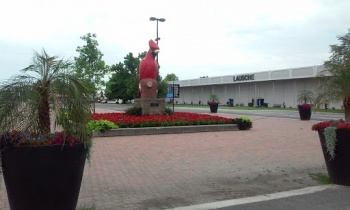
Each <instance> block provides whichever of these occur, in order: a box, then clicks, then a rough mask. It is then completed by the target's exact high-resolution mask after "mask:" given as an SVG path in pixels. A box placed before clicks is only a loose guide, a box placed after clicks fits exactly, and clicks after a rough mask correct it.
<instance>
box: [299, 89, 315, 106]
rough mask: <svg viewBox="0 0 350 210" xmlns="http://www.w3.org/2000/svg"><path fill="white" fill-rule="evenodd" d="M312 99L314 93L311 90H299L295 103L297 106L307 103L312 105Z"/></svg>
mask: <svg viewBox="0 0 350 210" xmlns="http://www.w3.org/2000/svg"><path fill="white" fill-rule="evenodd" d="M313 99H314V93H313V92H312V91H311V90H306V89H304V90H301V91H300V92H299V94H298V98H297V101H298V103H299V104H306V103H307V102H310V103H312V101H313Z"/></svg>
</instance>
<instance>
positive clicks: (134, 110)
mask: <svg viewBox="0 0 350 210" xmlns="http://www.w3.org/2000/svg"><path fill="white" fill-rule="evenodd" d="M125 114H127V115H133V116H141V115H142V108H141V107H138V106H134V107H130V108H128V109H127V110H125Z"/></svg>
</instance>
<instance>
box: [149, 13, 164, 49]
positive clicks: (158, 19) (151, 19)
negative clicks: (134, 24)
mask: <svg viewBox="0 0 350 210" xmlns="http://www.w3.org/2000/svg"><path fill="white" fill-rule="evenodd" d="M149 20H150V21H155V20H156V21H157V37H156V42H157V45H158V40H160V37H158V21H160V22H164V21H165V18H156V17H150V18H149Z"/></svg>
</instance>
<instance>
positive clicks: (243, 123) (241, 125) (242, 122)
mask: <svg viewBox="0 0 350 210" xmlns="http://www.w3.org/2000/svg"><path fill="white" fill-rule="evenodd" d="M232 121H233V123H235V124H237V126H238V129H239V130H249V129H251V128H252V127H253V122H252V121H251V120H250V119H249V118H248V117H239V118H236V119H233V120H232Z"/></svg>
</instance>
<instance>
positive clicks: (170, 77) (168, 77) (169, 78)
mask: <svg viewBox="0 0 350 210" xmlns="http://www.w3.org/2000/svg"><path fill="white" fill-rule="evenodd" d="M164 80H165V81H166V82H169V81H179V78H178V77H177V76H176V74H174V73H171V74H167V75H166V76H165V78H164Z"/></svg>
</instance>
